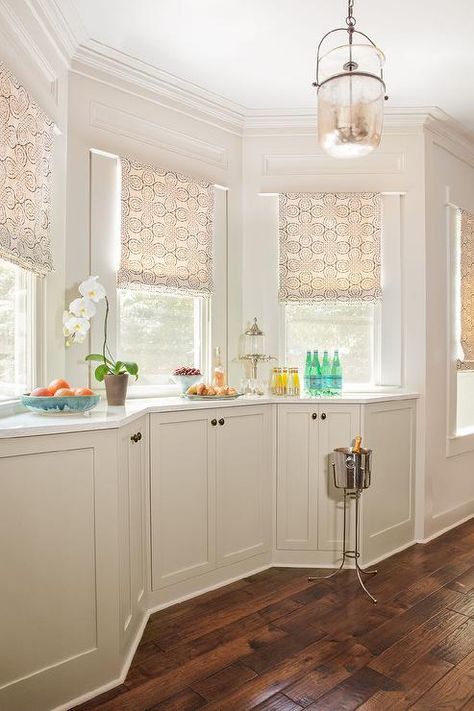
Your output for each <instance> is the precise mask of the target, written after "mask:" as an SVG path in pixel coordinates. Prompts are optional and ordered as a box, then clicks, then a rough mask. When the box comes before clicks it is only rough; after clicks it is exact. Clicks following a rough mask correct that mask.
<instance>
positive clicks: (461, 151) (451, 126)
mask: <svg viewBox="0 0 474 711" xmlns="http://www.w3.org/2000/svg"><path fill="white" fill-rule="evenodd" d="M425 130H426V132H427V133H428V134H430V135H431V136H433V137H434V138H436V139H438V140H439V142H440V143H441V145H443V146H444V147H445V148H448V149H449V150H451V151H452V152H453V153H454V154H456V155H457V156H458V157H459V158H461V159H463V160H465V161H467V162H468V163H469V164H470V165H474V133H473V132H472V131H469V129H467V128H466V127H465V126H464V125H463V124H462V123H460V122H459V121H456V120H455V119H454V118H453V117H452V116H450V115H449V114H447V113H446V112H445V111H443V110H442V109H437V110H436V112H435V113H434V114H432V115H430V116H428V118H427V120H426V123H425Z"/></svg>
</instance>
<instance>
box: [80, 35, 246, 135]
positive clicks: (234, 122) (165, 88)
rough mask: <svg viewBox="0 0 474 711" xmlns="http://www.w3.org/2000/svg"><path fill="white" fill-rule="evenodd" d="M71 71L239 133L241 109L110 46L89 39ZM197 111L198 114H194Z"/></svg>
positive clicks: (242, 113) (242, 112)
mask: <svg viewBox="0 0 474 711" xmlns="http://www.w3.org/2000/svg"><path fill="white" fill-rule="evenodd" d="M71 71H72V72H74V73H76V74H80V75H83V76H88V77H90V78H92V79H97V80H99V81H102V82H105V83H107V84H111V85H114V86H117V87H118V88H122V89H125V90H128V91H132V93H134V94H135V95H138V96H142V97H143V98H145V99H148V100H149V99H150V96H152V97H153V100H154V101H157V102H158V103H161V104H162V105H167V106H169V107H170V108H174V109H175V110H176V109H177V110H181V111H183V112H184V113H187V114H188V115H190V116H192V117H193V118H196V119H198V120H204V121H206V122H207V123H213V124H215V125H217V126H219V127H220V128H223V129H224V130H229V131H231V132H233V133H238V134H241V133H242V130H243V125H244V108H243V107H242V106H240V105H239V104H236V103H234V102H232V101H229V100H228V99H225V98H224V97H223V96H220V95H218V94H214V93H212V92H210V91H207V90H206V89H203V88H202V87H200V86H198V85H196V84H193V83H192V82H188V81H186V80H184V79H181V78H179V77H176V76H174V75H173V74H169V73H168V72H165V71H163V70H161V69H159V68H158V67H155V66H154V65H152V64H149V63H147V62H143V61H142V60H140V59H137V58H135V57H132V56H131V55H129V54H126V53H125V52H121V51H119V50H116V49H114V48H113V47H110V46H109V45H106V44H103V43H102V42H98V41H97V40H93V39H90V40H89V41H88V42H87V43H86V44H81V45H80V46H79V47H78V48H77V49H76V51H75V53H74V55H73V57H72V62H71ZM196 112H197V115H196Z"/></svg>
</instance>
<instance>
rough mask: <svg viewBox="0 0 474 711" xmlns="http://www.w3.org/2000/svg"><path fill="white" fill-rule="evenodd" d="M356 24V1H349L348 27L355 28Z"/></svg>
mask: <svg viewBox="0 0 474 711" xmlns="http://www.w3.org/2000/svg"><path fill="white" fill-rule="evenodd" d="M355 23H356V19H355V17H354V0H348V3H347V17H346V25H348V27H354V26H355Z"/></svg>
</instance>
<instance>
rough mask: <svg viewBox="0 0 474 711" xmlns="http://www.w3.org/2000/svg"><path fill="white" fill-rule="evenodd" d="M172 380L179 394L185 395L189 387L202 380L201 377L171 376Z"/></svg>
mask: <svg viewBox="0 0 474 711" xmlns="http://www.w3.org/2000/svg"><path fill="white" fill-rule="evenodd" d="M173 380H174V382H175V383H176V385H179V387H180V390H181V392H182V393H185V392H186V390H187V389H188V388H190V387H191V385H194V384H195V383H199V381H200V380H202V375H173Z"/></svg>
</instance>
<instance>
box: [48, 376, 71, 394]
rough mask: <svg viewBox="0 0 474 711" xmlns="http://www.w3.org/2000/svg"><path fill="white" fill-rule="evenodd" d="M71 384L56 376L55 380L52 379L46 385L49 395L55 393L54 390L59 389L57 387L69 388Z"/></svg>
mask: <svg viewBox="0 0 474 711" xmlns="http://www.w3.org/2000/svg"><path fill="white" fill-rule="evenodd" d="M70 387H71V386H70V385H69V383H68V381H67V380H63V379H62V378H57V379H56V380H52V381H51V382H50V384H49V385H48V390H49V392H50V393H51V395H55V394H56V390H59V388H70Z"/></svg>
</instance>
